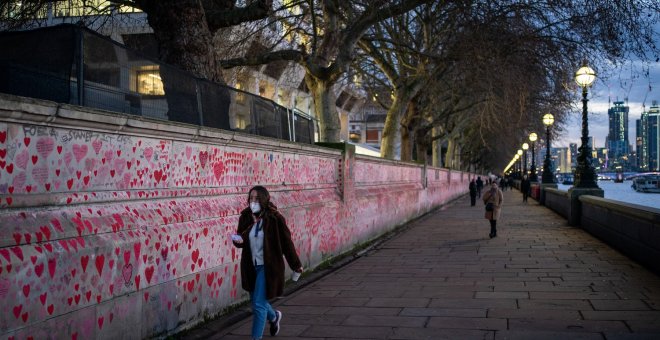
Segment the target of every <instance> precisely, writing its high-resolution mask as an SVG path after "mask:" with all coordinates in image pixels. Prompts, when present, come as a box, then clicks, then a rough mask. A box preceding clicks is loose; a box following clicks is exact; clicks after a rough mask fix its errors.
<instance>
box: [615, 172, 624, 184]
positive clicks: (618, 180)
mask: <svg viewBox="0 0 660 340" xmlns="http://www.w3.org/2000/svg"><path fill="white" fill-rule="evenodd" d="M614 183H623V172H617V173H616V176H615V177H614Z"/></svg>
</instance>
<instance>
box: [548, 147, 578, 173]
mask: <svg viewBox="0 0 660 340" xmlns="http://www.w3.org/2000/svg"><path fill="white" fill-rule="evenodd" d="M550 153H551V154H552V161H553V163H554V164H553V171H554V172H557V173H571V172H572V171H573V169H571V150H570V148H567V147H561V148H552V149H550Z"/></svg>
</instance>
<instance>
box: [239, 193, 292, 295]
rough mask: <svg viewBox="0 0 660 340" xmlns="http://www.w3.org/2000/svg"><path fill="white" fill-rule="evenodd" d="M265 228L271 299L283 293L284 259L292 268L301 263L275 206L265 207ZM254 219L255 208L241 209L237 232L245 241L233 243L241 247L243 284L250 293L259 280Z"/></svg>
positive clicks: (266, 264)
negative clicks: (252, 241) (253, 239)
mask: <svg viewBox="0 0 660 340" xmlns="http://www.w3.org/2000/svg"><path fill="white" fill-rule="evenodd" d="M262 218H263V230H264V272H265V276H266V298H267V299H272V298H275V297H278V296H281V295H282V293H283V292H284V258H283V257H285V258H286V261H287V262H288V263H289V267H290V268H291V269H292V270H297V269H298V268H300V267H301V266H302V264H301V263H300V259H299V258H298V254H297V253H296V248H295V246H294V245H293V241H291V231H290V230H289V227H287V225H286V220H285V219H284V216H282V214H280V213H279V212H278V211H277V208H276V207H275V206H274V205H271V206H269V207H268V208H267V209H265V211H264V213H263V215H262ZM253 224H254V219H253V217H252V211H251V210H250V209H249V208H247V209H244V210H243V211H241V216H240V217H239V218H238V228H237V230H236V233H237V234H240V235H241V237H243V243H242V244H239V243H236V242H234V246H236V247H237V248H242V249H243V250H242V252H241V286H242V287H243V289H244V290H246V291H248V292H252V291H254V285H255V282H256V279H257V275H256V271H255V269H254V263H253V262H252V250H251V249H250V236H249V233H250V230H252V225H253Z"/></svg>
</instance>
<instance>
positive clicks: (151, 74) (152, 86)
mask: <svg viewBox="0 0 660 340" xmlns="http://www.w3.org/2000/svg"><path fill="white" fill-rule="evenodd" d="M150 68H151V69H143V70H138V71H136V79H137V84H136V90H137V91H136V92H137V93H140V94H146V95H152V96H163V95H165V86H164V85H163V80H162V79H161V78H160V72H159V70H158V66H152V67H150Z"/></svg>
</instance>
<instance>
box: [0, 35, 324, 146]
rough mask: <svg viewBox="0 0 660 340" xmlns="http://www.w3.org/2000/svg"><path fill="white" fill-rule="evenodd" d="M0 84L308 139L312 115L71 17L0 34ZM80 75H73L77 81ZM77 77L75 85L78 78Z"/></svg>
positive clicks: (49, 96)
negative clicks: (199, 74)
mask: <svg viewBox="0 0 660 340" xmlns="http://www.w3.org/2000/svg"><path fill="white" fill-rule="evenodd" d="M0 45H2V46H11V47H10V48H5V49H2V50H0V92H5V93H10V94H15V95H20V96H26V97H34V98H41V99H46V100H52V101H56V102H59V103H67V104H77V105H82V106H88V107H94V108H99V109H103V110H108V111H114V112H122V113H127V114H133V115H140V116H145V117H151V118H158V119H165V120H170V121H177V122H183V123H188V124H195V125H202V126H208V127H213V128H220V129H228V130H234V131H243V132H247V133H252V134H257V135H261V136H268V137H273V138H280V139H285V140H294V141H296V142H302V143H313V141H314V138H313V136H314V129H313V127H314V125H313V123H314V122H313V120H312V119H311V117H309V116H306V115H301V114H300V113H294V112H295V111H290V110H288V109H287V108H285V107H283V106H280V105H277V104H276V103H275V102H273V101H272V100H269V99H266V98H262V97H259V96H256V95H253V94H250V93H247V92H243V91H240V90H236V89H232V88H229V87H227V86H224V85H220V84H216V83H213V82H210V81H208V80H204V79H199V78H195V77H194V76H192V75H191V74H190V73H188V72H185V71H182V70H180V69H178V68H176V67H173V66H170V65H167V64H163V63H161V62H158V61H155V60H153V59H150V58H148V57H146V56H144V55H142V54H140V53H138V52H135V51H133V50H130V49H127V48H126V47H125V46H123V45H120V44H118V43H117V42H115V41H112V40H111V39H109V38H106V37H103V36H101V35H99V34H98V33H96V32H93V31H91V30H88V29H86V28H82V27H79V26H75V25H59V26H54V27H47V28H43V29H37V30H32V31H24V32H5V33H2V34H0ZM79 80H80V81H79ZM80 85H82V86H80Z"/></svg>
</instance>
